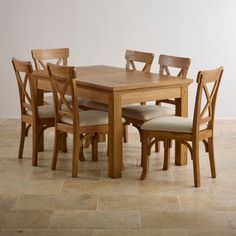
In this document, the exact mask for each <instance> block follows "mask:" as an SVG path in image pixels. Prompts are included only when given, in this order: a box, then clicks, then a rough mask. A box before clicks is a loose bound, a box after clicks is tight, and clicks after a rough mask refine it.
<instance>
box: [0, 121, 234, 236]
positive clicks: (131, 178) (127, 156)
mask: <svg viewBox="0 0 236 236" xmlns="http://www.w3.org/2000/svg"><path fill="white" fill-rule="evenodd" d="M130 130H131V134H130V136H129V143H128V144H125V145H124V164H125V170H124V171H123V177H122V178H120V179H110V178H107V157H106V145H105V144H99V155H100V160H99V161H98V162H92V161H91V150H86V151H85V156H86V159H87V161H86V162H84V163H80V167H79V177H78V178H76V179H72V178H71V171H70V169H71V138H69V152H68V153H67V154H63V153H60V157H59V161H58V169H57V170H56V171H51V170H50V162H51V155H52V143H53V130H52V129H51V130H49V131H47V132H46V138H45V141H46V145H45V152H43V153H40V154H39V166H38V167H32V166H31V140H30V139H31V136H30V137H29V138H27V140H26V143H25V151H24V159H23V160H18V159H17V152H18V143H19V120H14V119H7V120H0V134H1V135H0V235H1V236H3V235H4V236H15V235H26V236H31V235H33V236H38V235H44V236H49V235H57V236H62V235H66V236H75V235H76V236H78V235H79V236H80V235H83V236H103V235H104V236H119V235H122V236H133V235H135V236H139V235H147V236H156V235H161V236H167V235H181V236H199V235H201V236H202V235H203V236H211V235H214V236H221V235H223V236H225V235H226V236H229V235H236V171H235V166H236V158H235V153H236V142H235V141H236V121H218V122H216V132H215V135H216V140H215V151H216V164H217V174H218V175H217V178H216V179H211V178H210V169H209V162H208V158H207V155H206V154H205V153H204V150H203V146H201V152H200V153H201V182H202V187H201V188H194V187H193V173H192V163H191V160H190V158H189V164H188V165H187V166H182V167H179V166H174V158H173V152H172V162H171V168H170V170H168V171H162V163H163V152H161V153H158V154H157V153H154V152H152V156H151V170H150V174H149V177H148V179H147V180H145V181H140V180H138V178H139V175H140V173H141V168H140V166H139V163H140V143H139V139H138V135H137V132H136V131H135V130H134V129H130Z"/></svg>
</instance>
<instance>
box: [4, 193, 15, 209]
mask: <svg viewBox="0 0 236 236" xmlns="http://www.w3.org/2000/svg"><path fill="white" fill-rule="evenodd" d="M17 198H18V196H17V195H9V194H8V195H0V210H10V209H12V207H13V205H14V203H15V202H16V200H17Z"/></svg>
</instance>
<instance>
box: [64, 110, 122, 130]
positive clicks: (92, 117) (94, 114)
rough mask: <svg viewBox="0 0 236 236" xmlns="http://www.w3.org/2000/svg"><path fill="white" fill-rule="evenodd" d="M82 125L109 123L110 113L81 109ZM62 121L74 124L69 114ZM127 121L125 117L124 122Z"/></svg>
mask: <svg viewBox="0 0 236 236" xmlns="http://www.w3.org/2000/svg"><path fill="white" fill-rule="evenodd" d="M79 116H80V126H81V127H83V126H94V125H108V113H107V112H105V111H97V110H88V111H80V113H79ZM61 121H62V122H64V123H66V124H70V125H72V124H73V120H72V118H70V117H68V116H63V117H62V118H61ZM124 122H125V119H124V118H122V123H124Z"/></svg>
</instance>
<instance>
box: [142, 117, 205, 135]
mask: <svg viewBox="0 0 236 236" xmlns="http://www.w3.org/2000/svg"><path fill="white" fill-rule="evenodd" d="M192 124H193V120H192V119H190V118H185V117H179V116H163V117H159V118H156V119H152V120H149V121H147V122H145V123H144V124H143V125H142V126H141V129H142V130H154V131H167V132H180V133H192V130H193V125H192ZM206 128H207V125H206V124H202V125H201V126H200V130H204V129H206Z"/></svg>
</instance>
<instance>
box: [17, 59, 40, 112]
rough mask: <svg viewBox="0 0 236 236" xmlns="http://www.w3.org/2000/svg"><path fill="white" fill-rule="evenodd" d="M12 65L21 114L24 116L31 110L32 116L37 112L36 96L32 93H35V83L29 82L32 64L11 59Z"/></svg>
mask: <svg viewBox="0 0 236 236" xmlns="http://www.w3.org/2000/svg"><path fill="white" fill-rule="evenodd" d="M12 65H13V68H14V71H15V75H16V80H17V85H18V91H19V97H20V107H21V114H26V112H27V111H28V110H33V114H35V112H37V109H36V106H35V102H36V101H35V99H36V94H35V93H34V92H36V88H35V87H36V83H34V82H33V81H32V80H30V74H31V73H32V72H33V68H32V64H31V62H29V61H20V60H17V59H16V58H12Z"/></svg>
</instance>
